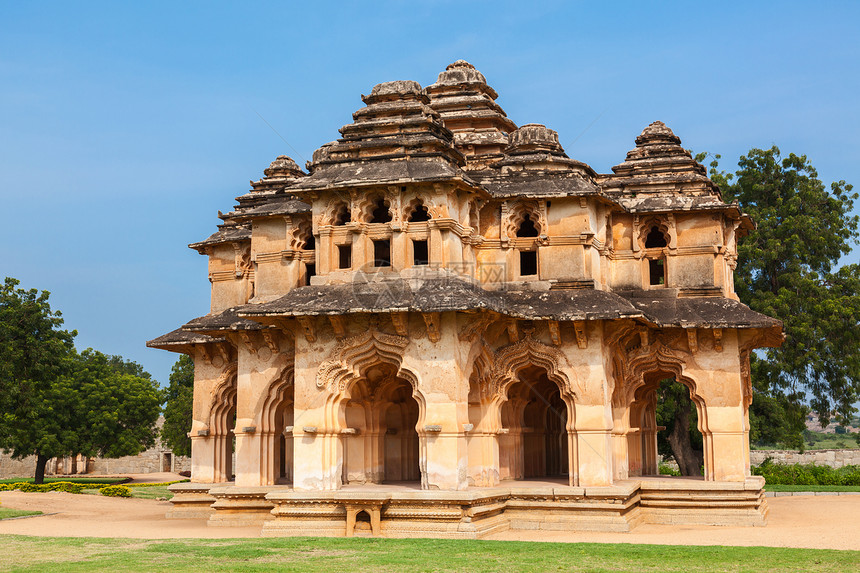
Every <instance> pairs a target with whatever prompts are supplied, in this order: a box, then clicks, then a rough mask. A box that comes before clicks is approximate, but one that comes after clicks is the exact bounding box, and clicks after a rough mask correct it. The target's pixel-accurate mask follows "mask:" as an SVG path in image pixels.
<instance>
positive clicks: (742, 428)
mask: <svg viewBox="0 0 860 573" xmlns="http://www.w3.org/2000/svg"><path fill="white" fill-rule="evenodd" d="M704 332H705V333H706V334H705V336H700V343H699V352H698V353H697V354H696V355H695V364H694V365H693V367H690V368H687V370H686V371H685V375H688V376H690V377H691V378H692V379H693V380H694V381H695V383H696V389H697V393H698V395H699V396H700V401H701V402H703V403H704V408H703V409H704V420H703V423H702V427H703V429H704V431H703V438H704V445H705V479H706V480H709V481H744V480H745V479H746V477H747V474H748V468H749V442H748V434H747V431H746V415H747V413H746V409H745V407H744V403H743V379H742V374H741V368H740V356H739V350H738V344H737V331H736V330H728V329H726V330H723V331H721V332H720V333H719V334H718V336H719V340H720V343H719V344H718V343H717V338H716V337H713V334H712V333H710V332H708V331H704ZM712 337H713V338H712ZM702 338H704V339H705V342H704V344H703V343H702V341H701V339H702ZM699 415H700V416H701V415H702V412H701V409H700V413H699Z"/></svg>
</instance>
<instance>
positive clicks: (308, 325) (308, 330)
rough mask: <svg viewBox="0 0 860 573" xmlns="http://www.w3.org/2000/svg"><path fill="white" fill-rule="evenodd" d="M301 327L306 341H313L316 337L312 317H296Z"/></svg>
mask: <svg viewBox="0 0 860 573" xmlns="http://www.w3.org/2000/svg"><path fill="white" fill-rule="evenodd" d="M296 320H297V321H298V323H299V325H300V326H301V327H302V331H303V332H304V335H305V338H306V339H307V341H308V342H315V341H316V339H317V335H316V331H315V330H314V322H313V318H312V317H310V316H300V317H298V318H297V319H296Z"/></svg>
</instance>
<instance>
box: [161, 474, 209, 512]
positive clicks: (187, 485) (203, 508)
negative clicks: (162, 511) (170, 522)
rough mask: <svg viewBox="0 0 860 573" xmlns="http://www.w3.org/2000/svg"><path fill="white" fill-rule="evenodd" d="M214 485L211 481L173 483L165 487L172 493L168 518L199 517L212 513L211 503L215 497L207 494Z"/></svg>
mask: <svg viewBox="0 0 860 573" xmlns="http://www.w3.org/2000/svg"><path fill="white" fill-rule="evenodd" d="M215 485H217V484H212V483H192V482H183V483H175V484H173V485H171V486H168V488H167V489H169V490H170V491H171V493H173V498H172V499H171V500H170V503H172V504H173V506H172V507H171V508H170V509H169V510H168V512H167V517H168V518H169V519H199V518H201V517H203V518H206V517H209V516H210V515H212V513H213V512H214V511H215V510H214V509H213V508H212V504H213V503H215V498H214V497H212V496H211V495H209V490H211V489H212V488H213V487H214V486H215Z"/></svg>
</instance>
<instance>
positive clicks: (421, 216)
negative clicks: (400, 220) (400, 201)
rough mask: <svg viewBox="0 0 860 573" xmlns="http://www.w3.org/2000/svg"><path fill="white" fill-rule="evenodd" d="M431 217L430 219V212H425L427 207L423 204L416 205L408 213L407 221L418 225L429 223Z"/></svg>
mask: <svg viewBox="0 0 860 573" xmlns="http://www.w3.org/2000/svg"><path fill="white" fill-rule="evenodd" d="M431 218H432V217H430V212H429V211H428V210H427V207H426V206H424V204H423V203H420V202H419V203H418V204H417V205H415V208H414V209H412V212H411V213H409V218H408V219H407V220H408V221H409V222H410V223H420V222H423V221H429V220H430V219H431Z"/></svg>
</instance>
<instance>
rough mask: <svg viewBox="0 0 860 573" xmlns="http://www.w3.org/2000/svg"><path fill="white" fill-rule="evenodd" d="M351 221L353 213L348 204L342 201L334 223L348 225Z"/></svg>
mask: <svg viewBox="0 0 860 573" xmlns="http://www.w3.org/2000/svg"><path fill="white" fill-rule="evenodd" d="M350 221H352V215H351V214H350V212H349V208H348V207H347V206H346V204H345V203H341V204H340V205H338V207H337V210H336V211H335V214H334V225H335V226H342V225H346V224H347V223H349V222H350Z"/></svg>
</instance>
